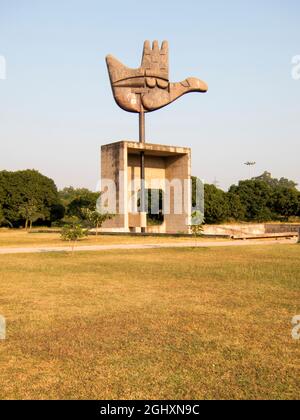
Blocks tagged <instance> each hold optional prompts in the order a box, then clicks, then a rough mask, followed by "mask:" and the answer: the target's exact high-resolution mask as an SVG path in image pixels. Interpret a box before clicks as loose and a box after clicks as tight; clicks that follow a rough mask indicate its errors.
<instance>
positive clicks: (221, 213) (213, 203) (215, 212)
mask: <svg viewBox="0 0 300 420" xmlns="http://www.w3.org/2000/svg"><path fill="white" fill-rule="evenodd" d="M204 193H205V204H204V208H205V221H206V223H208V224H214V223H223V222H225V221H227V220H228V219H229V215H230V211H229V204H228V199H227V195H226V193H225V192H224V191H222V190H220V189H219V188H217V187H216V186H215V185H210V184H206V185H205V186H204Z"/></svg>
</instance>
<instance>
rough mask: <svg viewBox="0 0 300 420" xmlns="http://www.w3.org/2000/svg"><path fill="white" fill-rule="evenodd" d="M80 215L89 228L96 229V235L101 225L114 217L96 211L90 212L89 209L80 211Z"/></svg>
mask: <svg viewBox="0 0 300 420" xmlns="http://www.w3.org/2000/svg"><path fill="white" fill-rule="evenodd" d="M81 213H82V215H83V216H84V218H85V220H86V221H87V222H88V225H89V227H91V228H95V229H96V235H98V230H99V229H100V228H101V226H102V225H103V223H104V222H105V221H106V220H110V219H112V218H113V217H114V215H113V214H109V213H100V212H98V211H97V210H90V209H89V208H83V209H81Z"/></svg>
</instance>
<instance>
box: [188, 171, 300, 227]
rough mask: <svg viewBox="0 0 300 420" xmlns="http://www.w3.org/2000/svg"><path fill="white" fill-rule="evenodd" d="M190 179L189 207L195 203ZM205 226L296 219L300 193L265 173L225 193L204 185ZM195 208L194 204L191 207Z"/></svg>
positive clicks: (290, 182) (290, 183) (213, 186)
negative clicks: (191, 201) (191, 200)
mask: <svg viewBox="0 0 300 420" xmlns="http://www.w3.org/2000/svg"><path fill="white" fill-rule="evenodd" d="M195 183H196V178H193V204H194V203H195V201H196V200H195ZM204 197H205V206H204V207H205V223H207V224H215V223H225V222H235V221H237V222H268V221H281V222H286V221H289V220H291V219H292V220H293V218H294V219H296V218H297V217H300V192H299V190H298V189H297V184H296V183H295V182H294V181H290V180H288V179H286V178H280V179H276V178H272V176H271V174H270V173H269V172H264V173H263V174H262V175H261V176H258V177H256V178H252V179H249V180H244V181H240V182H239V183H238V185H232V186H231V187H230V188H229V190H228V192H225V191H223V190H221V189H219V188H217V187H216V186H215V185H211V184H206V185H205V186H204ZM194 205H195V204H194Z"/></svg>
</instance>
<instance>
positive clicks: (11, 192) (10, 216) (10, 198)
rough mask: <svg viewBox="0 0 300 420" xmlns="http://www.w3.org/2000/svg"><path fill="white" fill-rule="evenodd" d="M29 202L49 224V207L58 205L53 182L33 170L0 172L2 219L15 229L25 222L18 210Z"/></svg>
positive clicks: (58, 201)
mask: <svg viewBox="0 0 300 420" xmlns="http://www.w3.org/2000/svg"><path fill="white" fill-rule="evenodd" d="M31 200H34V201H35V205H36V207H37V211H38V212H39V213H40V214H41V215H42V219H43V220H44V221H45V222H46V223H49V224H50V223H51V222H52V221H53V219H52V218H51V217H52V216H51V207H52V206H54V205H56V204H59V203H60V200H59V197H58V192H57V188H56V186H55V184H54V181H53V180H52V179H50V178H48V177H46V176H44V175H42V174H40V173H39V172H38V171H35V170H25V171H17V172H9V171H1V172H0V206H2V208H3V213H4V217H5V218H6V219H7V220H8V221H9V222H10V223H11V224H12V225H13V226H15V227H18V226H21V225H22V224H23V223H24V222H25V218H24V216H22V214H21V213H20V208H22V207H24V206H26V205H27V203H28V202H30V201H31Z"/></svg>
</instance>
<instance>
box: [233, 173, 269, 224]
mask: <svg viewBox="0 0 300 420" xmlns="http://www.w3.org/2000/svg"><path fill="white" fill-rule="evenodd" d="M229 192H230V193H231V194H236V195H238V196H239V198H240V201H241V203H242V204H243V206H244V207H245V210H246V213H245V220H246V221H256V222H266V221H269V220H272V219H273V218H274V214H273V212H272V192H273V190H272V187H271V186H270V185H269V184H267V183H266V182H264V181H261V180H255V179H253V180H246V181H240V182H239V184H238V185H237V186H236V185H233V186H232V187H231V188H230V190H229Z"/></svg>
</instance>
